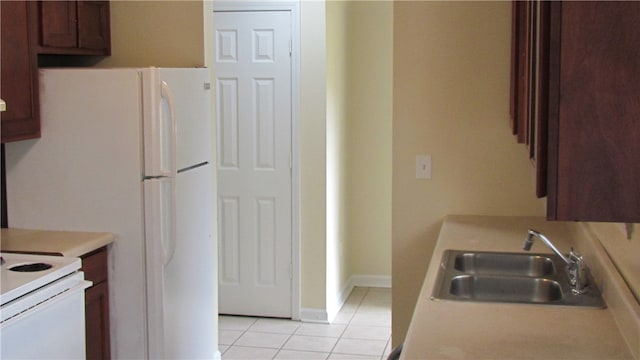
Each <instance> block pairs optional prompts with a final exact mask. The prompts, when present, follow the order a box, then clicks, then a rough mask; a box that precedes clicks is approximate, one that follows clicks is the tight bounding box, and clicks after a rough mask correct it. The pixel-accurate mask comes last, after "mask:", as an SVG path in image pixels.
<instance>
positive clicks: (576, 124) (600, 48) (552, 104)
mask: <svg viewBox="0 0 640 360" xmlns="http://www.w3.org/2000/svg"><path fill="white" fill-rule="evenodd" d="M550 63H551V64H552V66H551V68H552V69H553V71H552V72H551V74H550V77H549V81H550V82H549V84H550V90H551V89H553V91H552V93H551V95H553V96H550V98H549V109H550V112H549V133H550V134H553V136H552V141H550V143H549V150H550V154H551V156H550V157H549V160H550V162H549V178H548V182H549V184H553V185H554V186H551V187H550V188H549V192H548V194H547V197H548V199H547V205H548V208H547V212H548V214H549V216H550V217H551V218H554V219H558V220H586V221H618V222H629V223H631V222H640V82H638V79H640V2H635V1H625V2H599V1H596V2H558V3H555V2H554V3H552V4H551V47H550Z"/></svg>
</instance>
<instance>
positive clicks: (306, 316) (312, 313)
mask: <svg viewBox="0 0 640 360" xmlns="http://www.w3.org/2000/svg"><path fill="white" fill-rule="evenodd" d="M300 321H302V322H310V323H320V324H328V323H329V316H328V314H327V311H326V310H325V309H313V308H301V309H300Z"/></svg>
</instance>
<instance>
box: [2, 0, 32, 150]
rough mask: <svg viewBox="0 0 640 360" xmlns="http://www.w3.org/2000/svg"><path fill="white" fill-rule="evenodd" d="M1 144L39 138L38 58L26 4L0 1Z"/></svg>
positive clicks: (23, 2) (29, 13)
mask: <svg viewBox="0 0 640 360" xmlns="http://www.w3.org/2000/svg"><path fill="white" fill-rule="evenodd" d="M0 7H1V8H0V13H1V17H2V19H1V20H0V23H1V29H0V44H1V45H0V46H1V47H2V48H1V49H0V51H1V53H2V56H1V66H0V68H1V70H0V71H1V72H2V73H1V74H0V76H1V78H2V81H1V82H0V98H2V99H3V100H4V101H6V103H7V110H6V111H4V112H2V115H0V116H1V118H2V130H1V132H2V142H7V141H14V140H22V139H30V138H36V137H40V114H39V101H38V91H39V89H38V59H37V57H36V56H37V55H36V52H35V48H36V44H35V36H34V34H33V31H31V29H30V26H31V25H32V24H33V22H32V20H33V19H31V12H30V11H29V8H28V7H29V4H28V2H25V1H1V2H0Z"/></svg>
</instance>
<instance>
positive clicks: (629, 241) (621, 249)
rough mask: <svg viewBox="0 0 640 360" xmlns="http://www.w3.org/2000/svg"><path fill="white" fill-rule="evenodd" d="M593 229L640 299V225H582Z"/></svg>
mask: <svg viewBox="0 0 640 360" xmlns="http://www.w3.org/2000/svg"><path fill="white" fill-rule="evenodd" d="M581 224H582V225H583V226H587V227H588V228H590V229H591V232H592V233H593V234H595V236H596V237H597V238H598V240H600V243H602V245H603V246H604V248H605V249H606V250H607V253H608V254H609V256H610V257H611V259H612V260H613V261H614V263H615V264H616V267H617V268H618V271H619V272H620V273H621V274H622V276H623V277H624V278H625V280H626V282H627V285H628V286H629V288H630V289H631V291H632V292H633V293H634V294H635V296H636V299H640V224H631V229H630V231H629V232H627V228H626V226H625V224H619V223H581Z"/></svg>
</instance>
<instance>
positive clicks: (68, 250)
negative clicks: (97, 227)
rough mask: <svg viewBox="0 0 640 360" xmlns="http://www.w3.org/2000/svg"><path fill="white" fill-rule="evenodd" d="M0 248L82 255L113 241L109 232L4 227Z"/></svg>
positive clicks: (26, 251) (8, 250)
mask: <svg viewBox="0 0 640 360" xmlns="http://www.w3.org/2000/svg"><path fill="white" fill-rule="evenodd" d="M1 236H2V237H1V238H0V250H1V251H5V252H21V253H32V254H49V255H62V256H71V257H80V256H82V255H84V254H88V253H90V252H92V251H94V250H96V249H99V248H101V247H103V246H106V245H109V244H110V243H112V242H113V238H114V236H113V234H112V233H108V232H82V231H48V230H28V229H15V228H9V229H2V230H1Z"/></svg>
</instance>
